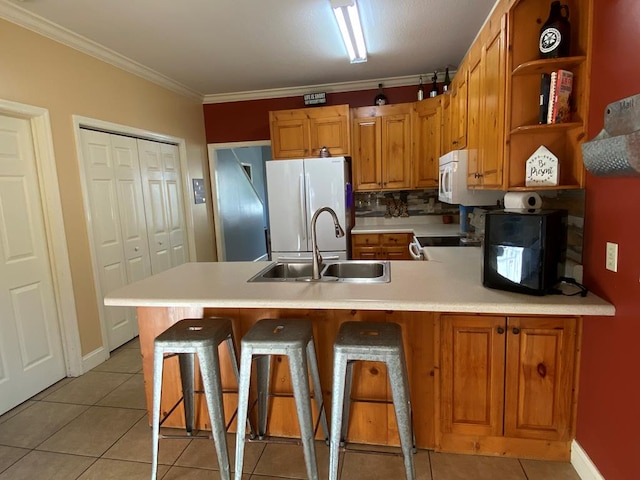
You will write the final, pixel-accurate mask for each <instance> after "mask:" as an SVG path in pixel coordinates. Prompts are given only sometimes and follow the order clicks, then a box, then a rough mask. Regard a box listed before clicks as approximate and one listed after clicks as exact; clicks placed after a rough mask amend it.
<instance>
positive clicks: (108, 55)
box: [0, 0, 203, 102]
mask: <svg viewBox="0 0 640 480" xmlns="http://www.w3.org/2000/svg"><path fill="white" fill-rule="evenodd" d="M0 18H3V19H5V20H7V21H9V22H11V23H15V24H16V25H20V26H21V27H24V28H26V29H28V30H31V31H33V32H35V33H38V34H40V35H42V36H44V37H47V38H50V39H51V40H54V41H56V42H58V43H62V44H63V45H66V46H68V47H71V48H73V49H75V50H78V51H79V52H82V53H85V54H87V55H90V56H92V57H94V58H97V59H99V60H102V61H104V62H106V63H108V64H110V65H113V66H114V67H118V68H120V69H122V70H124V71H126V72H129V73H132V74H134V75H136V76H138V77H141V78H144V79H145V80H149V81H150V82H153V83H155V84H157V85H159V86H161V87H164V88H166V89H168V90H171V91H173V92H175V93H178V94H180V95H183V96H185V97H189V98H192V99H194V100H198V101H200V102H201V101H202V99H203V95H202V93H200V92H196V91H195V90H192V89H190V88H189V87H186V86H185V85H182V84H181V83H179V82H176V81H175V80H172V79H171V78H169V77H167V76H165V75H162V74H161V73H158V72H156V71H155V70H152V69H151V68H148V67H145V66H144V65H142V64H140V63H138V62H135V61H133V60H131V59H130V58H127V57H125V56H124V55H121V54H119V53H117V52H114V51H113V50H111V49H108V48H106V47H104V46H102V45H100V44H99V43H97V42H94V41H93V40H90V39H88V38H86V37H83V36H82V35H78V34H77V33H74V32H72V31H70V30H67V29H66V28H64V27H61V26H60V25H57V24H55V23H53V22H51V21H49V20H46V19H44V18H42V17H40V16H38V15H35V14H33V13H31V12H29V11H28V10H25V9H24V8H22V7H20V6H18V5H16V4H14V3H11V2H9V1H8V0H0Z"/></svg>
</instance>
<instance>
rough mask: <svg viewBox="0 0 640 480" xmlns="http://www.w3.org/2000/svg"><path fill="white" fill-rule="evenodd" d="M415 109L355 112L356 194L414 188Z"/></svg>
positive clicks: (397, 107) (400, 106)
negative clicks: (412, 164)
mask: <svg viewBox="0 0 640 480" xmlns="http://www.w3.org/2000/svg"><path fill="white" fill-rule="evenodd" d="M412 107H413V104H412V103H403V104H397V105H384V106H379V107H360V108H355V109H353V110H352V118H353V120H352V122H353V123H352V125H353V128H352V130H353V133H352V136H353V139H352V143H353V148H352V159H353V184H354V189H355V190H357V191H367V190H402V189H409V188H411V148H412V145H411V135H412V134H411V110H412Z"/></svg>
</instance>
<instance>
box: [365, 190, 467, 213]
mask: <svg viewBox="0 0 640 480" xmlns="http://www.w3.org/2000/svg"><path fill="white" fill-rule="evenodd" d="M354 197H355V198H354V200H355V206H356V217H384V216H385V213H386V212H387V201H388V199H393V201H395V203H396V204H398V205H399V204H400V203H401V201H402V200H403V199H405V198H406V203H407V207H408V209H407V210H408V214H409V216H410V217H414V216H424V215H447V214H451V215H457V214H458V213H459V209H458V206H457V205H450V204H448V203H442V202H440V201H438V190H437V189H428V190H411V191H399V192H356V193H355V195H354ZM401 212H402V209H399V213H400V214H401Z"/></svg>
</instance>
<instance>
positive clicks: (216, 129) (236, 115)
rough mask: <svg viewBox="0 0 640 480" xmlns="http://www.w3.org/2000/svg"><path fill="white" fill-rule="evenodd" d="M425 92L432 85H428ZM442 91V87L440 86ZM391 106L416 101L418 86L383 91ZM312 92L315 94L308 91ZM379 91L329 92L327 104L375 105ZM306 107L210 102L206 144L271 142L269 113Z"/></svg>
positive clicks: (290, 100) (289, 101)
mask: <svg viewBox="0 0 640 480" xmlns="http://www.w3.org/2000/svg"><path fill="white" fill-rule="evenodd" d="M424 88H425V89H426V90H428V89H429V85H425V87H424ZM440 88H442V86H441V85H440ZM383 90H384V94H385V95H386V96H387V100H388V101H389V103H406V102H414V101H415V100H416V95H417V93H418V85H417V82H416V85H415V86H407V87H394V88H384V89H383ZM309 93H313V92H311V91H310V92H309ZM377 93H378V91H377V89H374V90H360V91H356V92H343V93H327V103H326V105H342V104H345V103H346V104H348V105H349V106H350V107H353V108H355V107H364V106H366V105H373V99H374V98H375V96H376V95H377ZM290 108H304V100H303V98H302V95H299V96H297V97H285V98H270V99H265V100H251V101H245V102H228V103H210V104H205V105H204V124H205V129H206V133H207V143H226V142H248V141H254V140H269V111H271V110H288V109H290Z"/></svg>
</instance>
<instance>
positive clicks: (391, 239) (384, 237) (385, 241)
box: [380, 233, 411, 248]
mask: <svg viewBox="0 0 640 480" xmlns="http://www.w3.org/2000/svg"><path fill="white" fill-rule="evenodd" d="M410 242H411V234H410V233H381V234H380V245H384V246H392V247H397V246H403V247H407V248H408V245H409V243H410Z"/></svg>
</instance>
